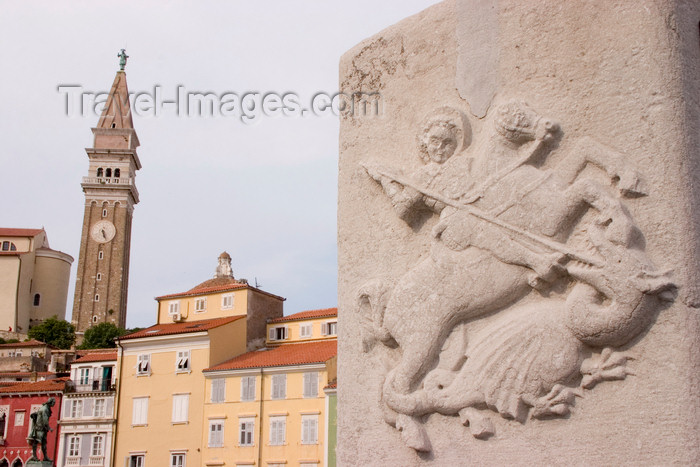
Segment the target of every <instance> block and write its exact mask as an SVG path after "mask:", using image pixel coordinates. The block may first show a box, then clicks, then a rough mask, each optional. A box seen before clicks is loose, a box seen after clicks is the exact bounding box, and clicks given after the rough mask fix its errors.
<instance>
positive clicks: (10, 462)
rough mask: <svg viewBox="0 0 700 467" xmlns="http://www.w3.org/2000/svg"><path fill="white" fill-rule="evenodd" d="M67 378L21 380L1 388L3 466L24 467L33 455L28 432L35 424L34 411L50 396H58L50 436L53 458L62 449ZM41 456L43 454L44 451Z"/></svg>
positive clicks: (0, 466) (0, 458)
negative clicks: (61, 433)
mask: <svg viewBox="0 0 700 467" xmlns="http://www.w3.org/2000/svg"><path fill="white" fill-rule="evenodd" d="M64 389H65V381H64V380H60V379H59V380H46V381H37V382H29V383H20V384H17V385H15V386H10V387H5V388H0V467H24V466H25V465H26V463H27V460H28V459H29V458H30V457H31V456H32V449H31V447H30V446H29V444H28V443H27V435H29V431H30V430H31V428H32V419H31V416H30V415H31V414H32V413H34V412H36V411H37V410H38V409H39V408H40V407H41V405H42V404H43V403H44V402H46V401H47V400H48V399H49V398H50V397H53V398H54V399H56V405H54V407H53V409H52V414H51V418H50V421H49V424H50V426H51V428H52V429H53V431H51V432H49V435H48V438H47V452H48V454H49V456H51V458H52V459H55V458H56V455H57V453H58V442H57V441H58V439H59V438H60V429H59V425H58V419H59V414H60V413H61V412H60V411H61V406H62V401H63V391H64ZM40 457H41V455H40Z"/></svg>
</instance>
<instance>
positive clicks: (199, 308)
mask: <svg viewBox="0 0 700 467" xmlns="http://www.w3.org/2000/svg"><path fill="white" fill-rule="evenodd" d="M194 311H196V312H197V313H201V312H203V311H207V297H202V298H197V299H195V301H194Z"/></svg>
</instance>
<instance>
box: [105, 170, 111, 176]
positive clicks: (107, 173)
mask: <svg viewBox="0 0 700 467" xmlns="http://www.w3.org/2000/svg"><path fill="white" fill-rule="evenodd" d="M111 176H112V169H107V170H105V177H111Z"/></svg>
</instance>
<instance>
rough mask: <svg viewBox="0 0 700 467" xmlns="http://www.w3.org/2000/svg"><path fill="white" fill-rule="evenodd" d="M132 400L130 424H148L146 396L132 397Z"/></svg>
mask: <svg viewBox="0 0 700 467" xmlns="http://www.w3.org/2000/svg"><path fill="white" fill-rule="evenodd" d="M133 402H134V406H133V411H132V413H131V424H132V425H146V424H148V397H134V398H133Z"/></svg>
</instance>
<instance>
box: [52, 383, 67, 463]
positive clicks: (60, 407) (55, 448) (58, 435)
mask: <svg viewBox="0 0 700 467" xmlns="http://www.w3.org/2000/svg"><path fill="white" fill-rule="evenodd" d="M63 391H64V392H63V393H59V394H61V397H59V398H58V400H59V403H58V412H57V413H56V441H55V442H54V445H53V461H54V462H56V456H58V443H60V442H61V427H60V425H59V423H58V422H59V420H60V419H61V413H62V411H63V395H64V394H65V389H64V390H63ZM54 465H55V464H54Z"/></svg>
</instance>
